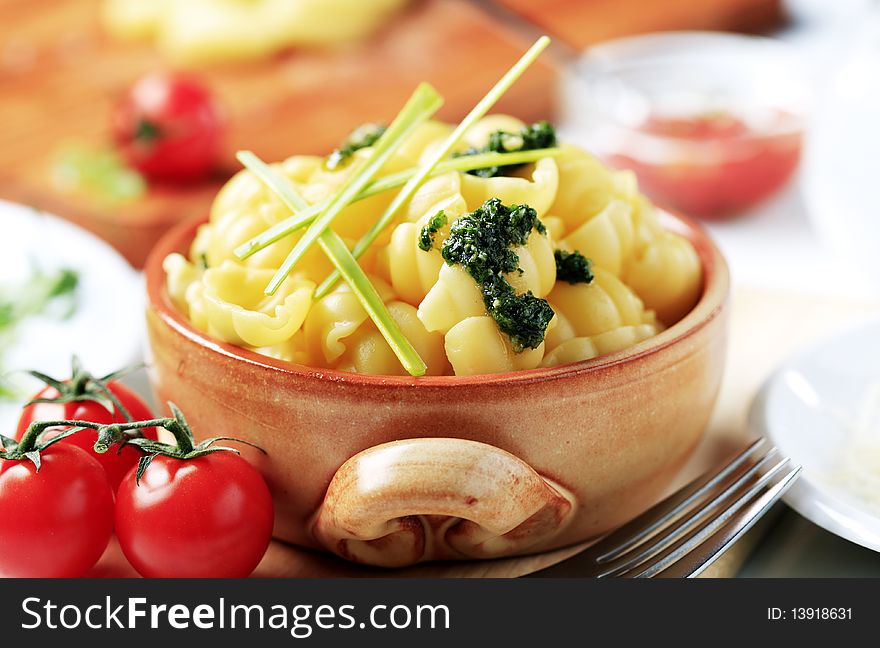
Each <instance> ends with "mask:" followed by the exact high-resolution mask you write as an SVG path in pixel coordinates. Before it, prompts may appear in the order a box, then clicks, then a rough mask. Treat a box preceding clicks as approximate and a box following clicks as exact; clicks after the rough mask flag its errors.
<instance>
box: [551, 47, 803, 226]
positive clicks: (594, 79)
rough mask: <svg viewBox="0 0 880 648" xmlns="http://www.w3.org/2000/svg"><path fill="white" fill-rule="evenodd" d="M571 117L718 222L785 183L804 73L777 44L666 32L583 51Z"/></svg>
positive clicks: (685, 205)
mask: <svg viewBox="0 0 880 648" xmlns="http://www.w3.org/2000/svg"><path fill="white" fill-rule="evenodd" d="M569 88H570V90H569V95H568V96H567V97H566V98H565V101H564V105H565V110H566V113H567V114H566V118H567V119H566V121H567V122H568V123H569V124H571V125H573V128H574V129H575V130H576V131H579V132H578V133H577V135H578V136H579V137H580V139H582V140H583V141H584V144H585V145H586V146H588V147H589V148H591V149H592V150H593V151H594V152H595V153H596V154H598V155H599V156H600V157H602V158H603V159H604V160H605V161H606V162H608V163H609V164H611V165H613V166H616V167H619V168H627V169H632V170H633V171H634V172H635V173H636V175H637V176H638V179H639V183H640V185H641V187H642V190H643V191H644V192H645V193H646V194H648V195H649V196H650V197H651V198H652V199H653V200H654V201H655V202H657V203H658V204H659V205H662V206H664V207H670V208H673V209H677V210H680V211H683V212H684V213H686V214H689V215H692V216H698V217H702V218H709V219H711V218H723V217H727V216H731V215H734V214H737V213H740V212H743V211H744V210H746V209H748V208H750V207H753V206H754V205H756V204H758V203H760V202H762V201H763V200H765V199H766V198H768V197H769V196H771V195H773V194H775V193H776V192H777V191H778V190H779V189H781V188H782V187H783V186H784V185H785V184H786V183H787V181H788V180H789V179H790V178H791V176H792V175H793V173H794V171H795V169H796V168H797V166H798V162H799V160H800V154H801V142H802V134H803V129H804V121H805V112H806V111H805V106H806V104H807V91H806V88H807V83H806V79H805V73H804V71H803V69H802V67H801V65H800V62H799V61H798V58H797V55H796V54H795V53H794V52H792V50H791V49H790V48H789V47H788V46H787V45H785V44H784V43H781V42H778V41H774V40H771V39H768V38H761V37H756V36H741V35H734V34H723V33H713V32H667V33H660V34H647V35H643V36H636V37H630V38H624V39H619V40H614V41H610V42H607V43H604V44H600V45H597V46H595V47H593V48H590V49H589V50H587V51H586V52H585V54H584V55H583V57H582V58H581V59H580V60H579V62H578V64H577V66H576V69H575V75H574V79H573V83H571V84H569Z"/></svg>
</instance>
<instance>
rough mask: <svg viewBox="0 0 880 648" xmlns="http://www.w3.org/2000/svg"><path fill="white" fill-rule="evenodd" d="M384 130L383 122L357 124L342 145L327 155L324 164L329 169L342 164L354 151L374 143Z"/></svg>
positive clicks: (385, 128)
mask: <svg viewBox="0 0 880 648" xmlns="http://www.w3.org/2000/svg"><path fill="white" fill-rule="evenodd" d="M386 130H387V127H386V126H385V125H384V124H362V125H360V126H358V127H357V128H355V129H354V130H353V131H352V132H351V134H350V135H349V136H348V139H346V140H345V142H344V143H343V144H342V146H340V147H339V148H338V149H335V150H334V151H333V152H332V153H331V154H330V155H329V156H328V157H327V161H326V162H325V166H326V167H327V168H328V169H330V170H333V169H336V168H338V167H340V166H342V165H343V164H345V163H346V162H348V160H349V158H350V157H351V156H352V155H354V152H355V151H359V150H361V149H362V148H367V147H368V146H372V145H373V144H375V143H376V142H377V141H378V140H379V138H380V137H382V135H383V134H384V133H385V131H386Z"/></svg>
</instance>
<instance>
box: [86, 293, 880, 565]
mask: <svg viewBox="0 0 880 648" xmlns="http://www.w3.org/2000/svg"><path fill="white" fill-rule="evenodd" d="M732 306H733V307H732V316H731V322H730V337H729V344H728V358H727V366H726V369H725V376H724V380H723V383H722V386H721V393H720V394H719V398H718V403H717V405H716V407H715V411H714V414H713V416H712V419H711V421H710V423H709V427H708V429H707V431H706V436H705V438H704V439H703V442H702V443H701V444H700V446H699V447H698V448H697V451H696V452H695V453H694V456H693V457H691V460H690V461H689V463H688V464H687V466H686V467H685V468H684V469H683V470H682V472H681V474H680V475H679V477H678V479H677V480H676V483H675V484H674V485H673V486H672V489H675V488H677V487H680V486H681V485H682V484H685V483H687V482H688V481H690V480H691V479H693V478H694V477H696V476H697V475H699V474H701V473H703V472H705V471H707V470H709V469H711V468H714V467H717V466H718V465H719V464H720V463H721V462H722V461H723V460H724V459H725V458H727V457H729V456H730V455H732V454H733V453H735V452H737V451H738V450H740V449H742V448H743V447H744V446H745V445H746V443H747V442H748V441H749V440H750V439H751V438H752V432H751V431H750V429H749V426H748V413H749V408H750V406H751V403H752V401H753V399H754V397H755V395H756V394H757V393H758V391H759V389H760V388H761V386H762V385H763V384H764V382H765V381H766V380H767V378H768V377H769V376H770V374H772V373H773V371H774V370H775V369H776V368H777V367H778V366H779V364H780V363H781V362H782V361H783V360H784V359H785V357H786V356H788V355H789V354H790V353H792V352H794V351H795V350H796V349H798V348H801V347H803V346H804V345H807V344H810V343H811V342H813V341H814V340H815V339H816V338H817V337H818V336H821V335H825V334H828V333H830V332H831V331H834V330H835V329H837V328H840V327H841V326H844V325H846V324H847V323H850V322H852V321H854V320H856V319H858V318H863V317H867V316H869V315H872V314H877V313H880V303H871V302H859V301H851V300H843V299H834V298H825V297H817V296H813V295H807V294H803V295H792V294H786V293H779V292H772V291H765V290H756V289H742V290H739V291H737V292H736V293H735V294H734V295H733V305H732ZM672 489H671V490H672ZM662 496H663V494H662V493H658V499H660V498H661V497H662ZM767 521H768V522H769V523H771V524H772V520H767ZM768 526H769V525H768V524H763V525H761V524H759V525H758V526H756V527H755V528H754V529H753V530H752V531H750V532H749V533H748V534H746V536H745V537H743V538H742V539H741V540H740V541H739V542H737V544H736V545H735V546H734V547H733V548H732V549H731V550H730V551H728V552H727V553H726V554H725V555H724V556H722V558H721V559H720V560H719V561H718V562H716V563H715V564H714V565H713V566H711V567H710V568H709V569H708V570H707V571H706V572H704V574H703V575H704V576H710V577H730V576H734V575H735V574H736V572H737V571H738V570H739V568H740V566H741V565H742V563H743V561H744V560H745V559H746V558H747V557H748V555H749V552H750V551H751V550H752V549H753V548H754V547H755V545H756V544H757V543H758V542H760V540H761V538H762V535H763V534H764V533H765V532H766V531H767V528H768ZM585 546H586V544H583V545H578V546H575V547H568V548H565V549H560V550H558V551H553V552H549V553H544V554H539V555H535V556H525V557H520V558H509V559H503V560H492V561H482V562H461V563H435V564H429V565H421V566H417V567H412V568H408V569H402V570H384V569H375V568H365V567H360V566H357V565H353V564H350V563H347V562H344V561H342V560H340V559H338V558H336V557H333V556H329V555H325V554H318V553H315V552H311V551H306V550H303V549H298V548H296V547H292V546H289V545H285V544H282V543H279V542H273V543H272V545H271V546H270V547H269V551H268V552H267V554H266V556H265V558H264V559H263V562H262V563H261V564H260V566H259V567H258V568H257V570H256V572H255V573H254V576H257V577H288V578H290V577H323V576H333V577H335V576H355V577H358V576H360V577H363V576H395V577H418V576H427V577H432V576H443V577H501V578H503V577H516V576H523V575H526V574H530V573H533V572H535V571H538V570H540V569H544V568H546V567H549V566H551V565H554V564H556V563H558V562H560V561H562V560H564V559H565V558H568V557H569V556H571V555H573V554H575V553H577V552H578V551H580V550H581V549H583V548H584V547H585ZM92 575H94V576H106V577H125V576H136V574H135V572H134V570H133V569H132V568H131V567H130V566H129V565H128V564H127V562H126V561H125V558H124V557H123V556H122V554H121V552H120V551H119V548H118V546H116V545H115V543H114V544H113V545H112V546H111V547H110V548H109V549H108V551H107V553H106V554H105V556H104V557H103V558H102V560H101V562H100V563H98V565H97V566H96V567H95V570H94V571H93V574H92ZM554 575H558V576H578V574H577V573H576V572H574V571H571V572H569V571H566V572H565V573H556V574H554Z"/></svg>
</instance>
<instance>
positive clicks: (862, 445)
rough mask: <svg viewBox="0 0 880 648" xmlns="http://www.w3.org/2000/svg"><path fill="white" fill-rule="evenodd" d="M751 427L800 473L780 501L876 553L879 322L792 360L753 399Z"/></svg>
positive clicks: (879, 529) (879, 545) (879, 537)
mask: <svg viewBox="0 0 880 648" xmlns="http://www.w3.org/2000/svg"><path fill="white" fill-rule="evenodd" d="M871 403H873V405H872V404H871ZM868 419H870V421H868ZM860 420H861V423H860ZM751 422H752V425H753V427H754V429H755V431H756V432H758V433H759V434H765V435H766V436H767V437H769V439H770V440H771V441H772V442H773V443H774V444H775V445H776V446H777V447H778V448H779V449H780V451H782V453H783V454H785V455H787V456H789V457H791V459H792V461H795V462H797V463H799V464H801V465H802V466H803V467H804V470H803V473H802V475H801V478H800V479H799V480H798V481H797V482H796V483H795V484H794V486H792V488H791V489H790V490H789V491H788V493H786V495H785V496H784V501H785V502H786V503H787V504H788V505H789V506H791V507H792V508H793V509H795V510H796V511H797V512H798V513H800V514H801V515H803V516H804V517H806V518H807V519H809V520H810V521H812V522H813V523H815V524H817V525H819V526H821V527H823V528H825V529H827V530H828V531H830V532H832V533H835V534H837V535H839V536H841V537H843V538H846V539H847V540H850V541H852V542H855V543H858V544H860V545H862V546H864V547H868V548H869V549H873V550H874V551H880V320H871V321H868V322H862V323H860V324H858V325H856V326H853V327H852V328H849V329H847V330H844V331H840V332H838V333H837V334H835V335H834V336H833V337H830V338H827V339H825V340H822V341H821V342H819V343H817V344H815V345H814V346H812V347H811V348H809V349H807V350H805V351H802V352H801V353H798V354H797V355H795V356H793V357H791V358H789V360H787V361H786V362H785V363H784V364H783V366H782V367H781V368H780V369H779V370H778V371H777V372H776V374H774V376H773V377H772V378H771V379H770V380H769V381H768V383H767V384H766V385H765V387H764V389H763V390H762V393H761V394H760V396H759V397H758V399H757V400H756V402H755V405H754V406H753V408H752V416H751ZM868 423H870V425H868Z"/></svg>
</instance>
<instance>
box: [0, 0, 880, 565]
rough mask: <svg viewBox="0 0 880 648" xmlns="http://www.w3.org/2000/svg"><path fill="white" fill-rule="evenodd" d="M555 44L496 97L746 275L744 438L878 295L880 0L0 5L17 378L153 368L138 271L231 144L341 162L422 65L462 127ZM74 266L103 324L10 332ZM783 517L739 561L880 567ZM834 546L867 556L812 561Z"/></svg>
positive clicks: (61, 312) (0, 128) (728, 406)
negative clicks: (534, 52)
mask: <svg viewBox="0 0 880 648" xmlns="http://www.w3.org/2000/svg"><path fill="white" fill-rule="evenodd" d="M543 33H546V34H548V35H550V36H551V37H553V39H554V44H553V46H552V47H551V49H550V50H549V51H548V52H549V53H548V54H546V55H545V56H543V57H542V58H541V60H540V61H539V63H538V64H536V65H535V66H533V67H532V68H531V69H530V70H529V71H528V72H527V73H526V74H525V75H524V76H523V77H522V78H521V79H520V80H519V81H518V82H517V83H516V84H515V85H514V86H513V88H512V89H511V90H510V91H509V92H508V93H507V95H506V96H505V97H504V98H503V99H502V101H501V102H500V103H499V105H498V107H497V109H496V111H498V112H506V113H510V114H513V115H515V116H517V117H520V118H522V119H523V120H527V121H534V120H538V119H549V120H550V121H552V122H554V123H555V124H556V126H557V127H558V129H559V131H560V133H561V135H562V137H563V138H564V139H569V140H572V141H575V142H576V143H578V144H581V145H583V146H585V147H587V148H588V149H589V150H591V151H593V152H594V153H595V154H597V155H599V156H600V157H601V158H602V159H603V160H604V161H605V162H607V163H608V164H610V165H613V166H615V167H620V168H628V169H632V170H633V171H634V172H635V174H636V175H637V177H638V180H639V184H640V187H641V188H642V190H643V191H644V192H645V193H647V194H648V195H649V196H650V197H651V198H652V199H653V200H654V201H655V202H656V203H657V204H658V205H660V206H663V207H666V208H669V209H674V210H678V211H680V212H682V213H684V214H686V215H688V216H691V217H693V218H696V219H700V220H702V221H703V222H704V223H705V224H706V225H707V227H708V228H709V229H710V231H711V233H712V234H713V236H714V238H715V240H716V242H717V243H718V245H719V246H720V247H721V248H722V250H723V252H724V253H725V255H726V256H727V259H728V261H729V264H730V266H731V270H732V274H733V279H734V287H735V291H734V304H735V310H734V321H733V335H732V348H735V349H736V353H735V354H732V357H731V368H730V374H731V376H733V377H734V378H731V379H730V380H728V383H730V384H733V383H734V382H736V388H735V389H733V388H731V387H730V384H726V386H725V389H726V390H727V391H725V392H723V394H722V399H721V402H720V404H719V408H718V413H717V415H716V419H717V420H716V421H715V422H714V423H713V426H714V428H713V430H716V431H717V430H720V432H719V433H721V432H726V431H729V429H733V428H735V427H736V428H737V430H738V431H737V432H736V434H738V435H740V436H742V434H743V433H744V432H743V430H744V429H745V427H746V424H745V417H746V412H747V409H748V405H749V403H750V402H751V398H752V396H753V395H754V393H755V391H756V390H757V388H758V387H759V386H760V384H761V382H762V381H763V380H764V379H765V378H766V376H767V375H768V374H769V372H770V371H772V370H773V368H774V366H775V364H776V363H778V362H779V361H780V359H781V357H782V356H783V355H784V354H785V353H787V352H788V350H789V349H790V348H791V347H792V345H795V344H796V343H797V342H798V341H801V342H804V341H809V340H812V339H814V337H815V336H816V335H817V334H818V333H820V332H821V331H823V330H828V329H829V328H832V327H833V326H836V325H838V324H839V323H840V322H842V321H847V320H848V319H849V318H852V317H853V316H854V315H856V314H861V313H864V312H875V311H876V309H877V306H878V304H880V264H878V263H877V262H876V260H875V257H876V250H877V249H878V248H880V216H878V214H877V213H876V212H877V204H878V201H877V199H876V192H875V191H874V188H875V185H876V179H875V170H876V169H877V161H876V151H877V149H878V147H877V145H876V143H877V142H878V141H880V122H878V120H877V115H880V73H878V70H880V8H878V6H877V4H876V3H875V2H872V1H871V0H838V1H836V2H827V1H824V0H545V1H544V2H530V1H529V0H471V1H469V0H249V1H244V0H175V1H172V0H0V273H2V277H0V369H2V367H4V366H5V367H21V366H34V365H35V364H36V365H40V366H41V368H43V369H44V370H46V371H50V370H51V371H55V372H56V373H59V372H60V373H61V374H63V372H64V371H65V368H64V366H63V365H64V364H65V363H66V359H65V360H64V362H62V366H61V368H58V366H57V364H55V365H53V362H57V358H58V357H59V356H60V355H64V357H65V358H66V357H69V356H68V354H59V353H57V352H55V351H53V350H52V349H51V348H45V347H46V345H45V341H46V340H47V339H50V338H53V336H54V337H55V338H58V337H59V336H60V338H64V339H66V340H68V342H65V344H68V345H74V344H75V348H78V349H79V350H80V352H81V353H83V354H84V355H85V356H87V358H86V360H87V364H89V366H90V367H92V368H93V370H94V371H95V373H100V372H103V371H107V372H109V371H112V370H113V369H115V368H118V366H119V365H120V364H122V362H121V359H122V360H124V361H126V362H127V361H129V360H130V359H132V358H139V357H140V356H141V347H140V345H141V340H142V334H141V331H140V327H141V323H140V319H141V315H140V309H141V307H142V297H141V292H142V289H141V287H140V276H139V274H138V273H137V270H138V269H139V268H140V267H141V266H142V265H143V263H144V260H145V259H146V257H147V255H148V254H149V251H150V249H151V247H152V245H153V243H155V241H156V240H157V239H158V238H159V237H160V236H161V235H162V233H163V232H165V231H166V230H168V229H169V228H170V227H172V226H174V225H175V224H176V223H178V222H180V221H182V220H185V219H187V218H189V217H196V216H202V215H204V214H205V213H206V212H207V210H208V209H209V207H210V204H211V202H212V199H213V197H214V195H215V193H216V191H217V190H218V189H219V187H220V186H222V184H223V183H224V182H225V181H226V180H227V179H228V178H229V177H230V176H231V175H232V174H233V173H235V172H236V170H237V169H238V168H239V167H238V165H237V163H236V162H235V160H234V157H233V154H234V152H235V151H236V150H239V149H250V150H253V151H255V152H256V153H257V154H258V155H260V156H261V157H263V158H264V159H267V160H281V159H284V158H286V157H288V156H290V155H292V154H295V153H315V154H327V153H328V152H329V151H331V150H332V149H333V148H334V147H336V146H338V145H339V144H340V143H341V142H342V141H343V140H344V139H345V138H346V136H347V135H348V134H349V133H350V132H351V131H352V129H354V128H355V127H357V126H358V125H359V124H362V123H364V122H377V121H378V122H381V121H388V120H389V119H390V118H392V117H393V115H394V114H396V112H397V111H398V109H399V107H400V106H401V104H402V103H403V102H404V101H405V99H406V98H407V97H408V96H409V94H410V92H411V91H412V89H413V88H414V87H415V85H416V84H417V83H418V82H420V81H423V80H424V81H428V82H430V83H431V84H433V85H434V86H436V87H437V89H438V90H439V91H440V93H441V94H443V95H444V97H445V98H446V104H445V105H444V107H443V109H442V110H441V112H440V115H439V116H440V117H441V118H443V119H446V120H450V121H451V120H457V119H459V118H461V117H462V116H464V114H465V113H466V112H467V111H468V110H469V109H470V108H471V107H472V105H473V104H474V103H475V102H476V101H477V100H478V99H479V98H480V97H482V96H483V94H484V93H485V92H486V90H487V89H488V88H489V87H490V86H491V85H492V84H493V83H494V81H495V80H496V79H497V78H498V77H499V76H500V75H501V74H503V72H504V71H505V70H506V69H507V68H508V67H509V66H510V65H511V64H512V63H513V62H514V61H515V60H516V59H517V58H518V57H519V55H520V54H521V53H522V52H523V51H524V50H525V49H526V48H527V47H528V45H529V44H530V43H531V42H532V41H533V40H534V39H535V38H536V36H538V35H540V34H543ZM3 201H9V202H8V203H5V202H3ZM12 203H16V204H17V205H18V206H14V205H13V204H12ZM34 210H36V212H35V211H34ZM37 212H45V213H48V214H52V215H55V216H57V217H59V218H60V219H62V222H61V223H60V224H59V222H58V221H57V220H56V219H55V218H54V217H50V216H45V217H40V218H35V217H34V214H35V213H37ZM70 223H73V224H75V225H76V226H77V227H76V228H73V227H70V225H69V224H70ZM82 229H84V230H87V231H88V232H91V233H92V234H94V235H96V237H97V239H99V240H98V241H97V242H96V241H94V240H93V239H91V238H85V237H86V236H87V235H85V234H83V232H82ZM100 241H103V242H104V243H101V242H100ZM105 244H106V245H105ZM113 249H115V250H116V251H118V252H119V254H120V255H121V256H122V257H123V258H124V259H125V261H127V264H126V263H122V262H120V261H119V260H118V259H116V258H115V257H116V255H115V254H114V253H113V251H112V250H113ZM77 264H78V267H79V268H80V270H81V272H80V275H79V281H80V288H81V292H82V293H83V294H92V293H95V292H97V293H99V294H102V295H104V296H106V294H108V293H111V292H112V294H114V295H116V297H114V301H115V302H116V303H114V305H113V307H112V308H108V307H107V306H106V303H105V304H104V305H101V304H98V303H91V302H89V301H88V300H86V301H83V302H81V303H80V305H79V308H80V311H82V312H86V311H88V312H90V313H92V314H93V315H96V316H98V317H99V318H100V321H101V322H103V323H104V330H103V331H101V332H100V333H96V332H95V331H96V329H94V328H90V326H91V324H89V321H88V320H82V321H79V320H76V321H79V324H78V326H79V329H77V331H76V332H75V331H74V329H71V328H67V329H58V328H53V327H52V326H51V325H50V324H45V326H44V325H43V324H41V323H40V321H39V319H38V318H37V319H32V320H31V323H30V324H29V325H28V327H26V330H16V331H12V326H11V325H12V323H14V321H16V319H18V320H20V319H22V318H23V317H28V316H30V315H33V314H35V313H36V314H40V313H41V312H42V311H41V309H43V308H44V306H46V304H49V306H50V307H48V308H46V309H45V311H46V313H48V314H49V315H50V316H52V317H55V318H56V319H57V318H61V319H63V318H67V317H69V316H70V313H69V312H68V310H69V308H68V307H67V306H69V304H68V305H67V306H66V305H65V304H64V303H63V298H64V297H65V295H66V294H68V293H70V292H71V290H72V288H71V282H70V275H69V274H68V275H66V274H64V272H55V271H53V270H52V268H56V269H57V268H61V267H63V268H67V266H70V267H77ZM29 273H30V274H29ZM93 275H100V276H97V277H96V276H93ZM102 282H104V283H102ZM105 284H106V285H105ZM22 286H27V287H28V288H27V289H28V294H29V295H31V297H30V298H29V299H28V300H27V301H26V303H24V304H23V305H22V304H21V303H20V300H19V301H18V302H16V301H15V299H13V297H14V295H15V294H16V291H18V292H19V293H21V292H22V290H23V288H22ZM35 287H36V289H35ZM86 288H88V290H86ZM10 295H12V297H10ZM34 295H36V297H34ZM59 299H60V300H61V302H62V303H60V305H59V304H58V303H56V304H54V305H52V304H51V303H50V302H53V301H56V302H57V301H59ZM4 300H5V301H4ZM41 300H42V301H41ZM10 304H14V307H13V306H10ZM16 309H17V310H16ZM50 319H51V318H50ZM74 319H75V318H74ZM34 322H36V323H34ZM108 323H109V324H110V325H109V327H108ZM41 327H42V328H41ZM59 331H60V332H59ZM135 331H136V332H137V334H136V335H135V334H134V332H135ZM758 337H760V338H761V339H763V340H764V346H761V345H757V346H755V344H754V340H755V339H756V338H758ZM74 340H78V341H76V342H74ZM737 345H739V346H737ZM110 347H114V348H115V349H116V352H115V353H114V354H108V353H107V349H108V348H110ZM40 348H43V350H44V351H45V353H44V354H43V355H40V352H39V349H40ZM770 348H772V349H773V351H768V349H770ZM35 349H38V350H37V351H35ZM749 349H751V350H752V351H753V353H752V354H751V355H749V354H747V353H746V351H747V350H749ZM746 357H747V358H748V360H745V359H743V358H746ZM53 358H55V359H56V360H53ZM44 362H45V365H44V364H43V363H44ZM878 370H880V369H878ZM0 375H2V370H0ZM878 379H880V377H878ZM4 389H5V387H4V384H3V382H2V380H0V420H2V419H3V415H4V414H3V413H4V409H3V408H4V404H3V393H4ZM19 395H20V394H19ZM14 400H15V399H14V398H12V399H10V402H14ZM7 405H8V403H7ZM6 409H7V410H8V411H10V412H11V411H12V410H13V409H14V408H12V407H11V406H8V407H7V408H6ZM740 427H741V428H743V429H742V430H741V429H739V428H740ZM721 450H724V448H721ZM707 452H708V451H707ZM718 452H720V450H718V449H714V450H712V453H714V454H717V453H718ZM714 454H713V456H714ZM701 459H703V460H705V459H706V453H703V455H701ZM786 520H787V521H785V522H784V523H783V524H782V525H781V526H780V527H779V528H780V529H781V530H778V531H777V532H776V534H775V535H774V536H772V537H771V541H770V542H768V543H765V545H764V546H765V547H766V548H765V549H763V550H762V552H759V553H758V554H757V557H756V558H754V559H753V561H752V563H751V565H752V567H751V571H749V569H750V568H749V567H747V568H746V572H745V573H747V574H753V575H790V574H792V573H799V574H812V575H823V574H825V573H826V572H827V573H830V574H835V575H847V573H848V572H847V570H851V571H852V572H853V573H857V574H866V575H867V574H880V563H878V562H877V559H876V556H875V555H874V554H873V553H871V552H869V551H868V550H867V549H861V548H859V547H856V546H855V545H852V544H849V543H845V542H844V541H842V540H839V539H837V538H835V537H833V536H831V535H830V534H825V533H824V532H822V531H820V530H819V529H818V527H815V526H812V525H810V524H809V523H808V522H806V521H805V520H803V519H802V518H799V517H796V516H791V517H789V518H786ZM835 543H840V544H835ZM798 551H801V553H798ZM863 551H864V552H867V553H860V552H863ZM817 552H821V553H822V554H823V555H825V556H827V555H831V554H836V555H838V556H842V557H844V560H849V558H850V557H851V558H852V560H851V561H850V562H848V563H845V564H843V563H842V564H838V565H833V566H831V567H828V566H827V565H828V563H827V562H826V563H822V564H823V565H825V566H824V567H822V568H821V570H820V571H819V572H818V573H817V572H816V571H815V570H814V571H813V572H810V571H809V570H810V566H814V567H815V565H816V564H819V563H816V562H815V561H814V560H813V558H814V557H815V555H817ZM783 554H784V557H785V560H780V556H782V555H783ZM786 561H787V562H786ZM822 570H824V571H822Z"/></svg>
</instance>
